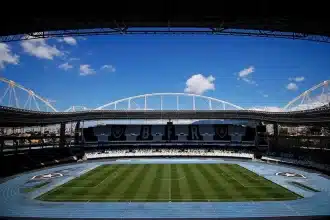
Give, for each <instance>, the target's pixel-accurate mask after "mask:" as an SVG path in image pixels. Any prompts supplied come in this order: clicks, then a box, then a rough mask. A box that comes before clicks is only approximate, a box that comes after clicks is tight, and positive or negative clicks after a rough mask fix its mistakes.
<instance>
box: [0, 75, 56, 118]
mask: <svg viewBox="0 0 330 220" xmlns="http://www.w3.org/2000/svg"><path fill="white" fill-rule="evenodd" d="M0 83H1V84H3V85H5V90H4V93H3V94H0V95H1V97H0V105H1V106H8V107H15V108H21V109H26V110H38V111H41V109H42V107H46V111H53V112H57V110H56V108H55V107H54V106H53V105H52V104H51V101H50V100H48V99H46V98H43V97H41V96H40V95H38V94H36V93H35V92H33V91H32V90H31V89H27V88H25V87H24V86H22V85H20V84H18V83H16V82H14V81H12V80H8V79H6V78H3V77H0ZM19 91H21V92H23V93H25V95H24V96H23V97H22V96H19ZM20 95H22V93H21V94H20ZM23 103H24V104H23ZM39 103H40V104H39ZM42 105H43V106H42Z"/></svg>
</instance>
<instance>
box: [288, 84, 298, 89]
mask: <svg viewBox="0 0 330 220" xmlns="http://www.w3.org/2000/svg"><path fill="white" fill-rule="evenodd" d="M286 88H287V89H288V90H297V89H298V86H297V84H295V83H289V84H288V85H287V86H286Z"/></svg>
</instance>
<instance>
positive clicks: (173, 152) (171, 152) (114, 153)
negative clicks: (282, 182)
mask: <svg viewBox="0 0 330 220" xmlns="http://www.w3.org/2000/svg"><path fill="white" fill-rule="evenodd" d="M156 156H164V157H166V156H203V157H204V156H207V157H235V158H247V159H252V158H253V153H252V152H250V151H244V150H242V151H240V152H235V151H226V150H213V151H208V150H205V149H185V150H184V151H183V150H182V149H158V150H157V151H155V150H153V149H135V150H134V151H129V150H127V149H126V150H106V151H103V152H102V151H93V152H89V153H86V157H87V159H96V158H111V157H156Z"/></svg>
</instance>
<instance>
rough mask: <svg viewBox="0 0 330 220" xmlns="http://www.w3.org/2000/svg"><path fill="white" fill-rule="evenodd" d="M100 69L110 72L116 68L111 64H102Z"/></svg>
mask: <svg viewBox="0 0 330 220" xmlns="http://www.w3.org/2000/svg"><path fill="white" fill-rule="evenodd" d="M101 70H107V71H109V72H112V73H113V72H116V68H115V67H114V66H112V65H103V66H102V67H101Z"/></svg>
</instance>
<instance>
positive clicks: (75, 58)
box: [69, 57, 80, 61]
mask: <svg viewBox="0 0 330 220" xmlns="http://www.w3.org/2000/svg"><path fill="white" fill-rule="evenodd" d="M76 60H80V59H79V58H77V57H71V58H70V59H69V61H76Z"/></svg>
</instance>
